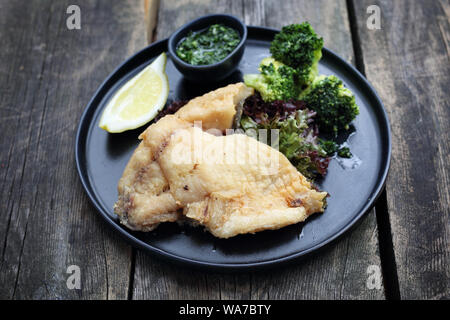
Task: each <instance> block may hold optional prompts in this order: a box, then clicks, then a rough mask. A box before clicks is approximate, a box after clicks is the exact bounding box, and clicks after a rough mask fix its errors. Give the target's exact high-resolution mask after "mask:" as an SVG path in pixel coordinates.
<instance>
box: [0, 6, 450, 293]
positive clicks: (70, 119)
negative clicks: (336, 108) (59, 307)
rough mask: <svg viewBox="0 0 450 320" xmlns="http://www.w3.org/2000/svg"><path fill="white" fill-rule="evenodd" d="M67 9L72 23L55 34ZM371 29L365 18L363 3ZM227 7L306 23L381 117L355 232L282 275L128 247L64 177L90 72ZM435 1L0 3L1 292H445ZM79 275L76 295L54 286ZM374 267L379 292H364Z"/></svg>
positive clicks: (446, 29) (445, 195) (75, 182)
mask: <svg viewBox="0 0 450 320" xmlns="http://www.w3.org/2000/svg"><path fill="white" fill-rule="evenodd" d="M70 4H77V5H78V6H79V7H80V8H81V30H69V29H68V28H67V27H66V19H67V17H68V14H67V13H66V9H67V7H68V6H69V5H70ZM373 4H375V5H378V6H379V7H380V9H381V16H382V21H381V29H380V30H369V29H368V28H367V25H366V21H367V18H368V17H369V14H368V13H367V11H366V10H367V7H368V6H369V5H373ZM220 12H226V13H231V14H233V15H236V16H237V17H239V18H241V19H243V20H244V21H245V22H246V23H247V24H250V25H261V26H270V27H276V28H280V27H281V26H282V25H285V24H288V23H294V22H301V21H304V20H307V21H310V22H311V24H312V25H313V27H314V28H315V29H316V31H317V32H318V33H319V34H320V35H322V36H323V37H324V39H325V44H326V46H327V47H329V48H330V49H332V50H334V51H336V52H337V53H338V54H340V55H341V56H342V57H344V58H345V59H346V60H347V61H348V62H350V63H352V64H353V65H355V66H356V67H357V68H358V69H359V70H360V71H361V72H363V73H364V74H365V75H366V77H367V78H368V80H369V81H370V82H371V83H372V84H373V85H374V86H375V88H376V90H377V91H378V93H379V94H380V96H381V98H382V100H383V101H384V103H385V106H386V109H387V111H388V114H389V117H390V121H391V128H392V138H393V150H392V152H393V154H392V163H391V170H390V175H389V178H388V181H387V185H386V191H385V192H384V193H383V194H382V196H381V198H380V199H379V201H378V202H377V205H376V208H375V209H374V210H372V211H371V212H369V213H368V214H367V215H366V216H365V217H364V218H363V219H362V222H361V224H360V225H359V226H358V227H357V228H355V229H354V230H353V231H352V232H349V233H348V234H347V235H346V236H344V237H343V238H342V239H341V240H339V241H338V242H336V243H335V244H334V245H332V246H329V247H328V248H327V249H326V250H323V251H321V252H320V253H317V254H315V255H313V256H311V257H310V258H309V259H307V260H305V261H303V262H299V263H297V264H296V265H294V266H290V267H283V268H279V269H273V270H270V271H265V272H247V273H240V274H221V273H209V272H201V271H196V270H192V269H188V268H181V267H179V266H174V265H172V264H169V263H166V262H162V261H160V260H157V259H155V258H152V257H150V256H148V255H146V254H144V253H143V252H141V251H139V250H135V249H133V248H131V247H130V246H129V245H127V244H126V243H125V242H124V241H123V240H122V239H121V238H118V237H117V236H116V235H115V234H114V233H113V232H112V231H111V230H110V228H109V227H107V225H106V224H105V223H104V222H103V221H102V219H101V218H100V215H99V214H97V212H96V211H95V210H94V208H93V206H91V205H90V203H89V201H88V198H87V196H86V195H85V193H84V191H83V189H82V187H81V184H80V182H79V179H78V175H77V172H76V169H75V160H74V141H75V140H74V139H75V130H76V127H77V124H78V120H79V118H80V116H81V113H82V111H83V109H84V107H85V105H86V104H87V102H88V100H89V98H90V97H91V96H92V94H93V93H94V92H95V90H96V88H97V87H98V86H99V85H100V83H101V82H102V81H103V79H104V78H105V77H106V76H107V75H108V74H109V73H110V72H112V70H113V69H114V68H115V67H116V66H117V64H119V63H120V62H121V61H123V60H124V59H126V58H127V57H129V56H130V55H132V54H133V53H134V52H136V51H138V50H140V49H142V48H143V47H145V46H146V45H148V43H149V42H152V41H155V40H156V39H162V38H165V37H167V36H169V35H170V34H171V33H172V32H173V31H174V30H175V29H176V28H177V27H179V26H181V25H182V24H184V23H185V22H187V21H189V20H191V19H193V18H195V17H198V16H201V15H203V14H207V13H220ZM449 17H450V4H449V1H448V0H435V1H425V0H396V1H391V0H347V1H346V0H320V1H310V0H283V1H275V0H273V1H269V0H245V1H244V0H216V1H213V0H177V1H175V0H172V1H168V0H161V1H154V0H146V1H144V0H125V1H109V0H78V1H68V0H58V1H50V0H33V1H8V0H0V43H1V44H2V46H1V49H0V93H1V95H0V128H1V134H0V152H1V153H0V179H1V180H0V188H1V193H0V254H1V258H0V298H1V299H174V298H178V299H184V298H186V299H241V298H243V299H268V298H269V299H399V298H402V299H449V298H450V294H449V279H450V270H449V251H450V246H449V243H450V242H449V225H450V224H449V203H450V199H449V198H450V197H449V171H450V170H449V160H450V159H449V151H450V150H449V146H450V143H449V142H450V137H449V129H450V124H449V119H450V103H449V100H450V99H449V98H450V96H449V82H450V63H449V62H450V61H449V59H450V56H449V42H450V24H449ZM71 264H75V265H78V266H80V267H81V275H82V277H81V278H82V289H81V290H69V289H68V288H67V286H66V279H67V277H68V274H67V273H66V270H67V267H68V266H69V265H71ZM369 265H376V266H379V267H380V268H381V270H382V275H383V280H384V281H383V286H382V288H381V289H380V290H376V289H374V290H370V289H368V288H367V286H366V281H367V278H368V274H367V267H368V266H369Z"/></svg>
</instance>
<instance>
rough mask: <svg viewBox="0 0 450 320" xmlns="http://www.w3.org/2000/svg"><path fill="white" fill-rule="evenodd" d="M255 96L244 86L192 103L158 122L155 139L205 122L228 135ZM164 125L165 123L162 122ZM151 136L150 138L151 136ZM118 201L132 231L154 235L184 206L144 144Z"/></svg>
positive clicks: (118, 210) (129, 168) (123, 182)
mask: <svg viewBox="0 0 450 320" xmlns="http://www.w3.org/2000/svg"><path fill="white" fill-rule="evenodd" d="M252 93H253V89H251V88H248V87H246V86H245V85H244V84H243V83H236V84H232V85H228V86H226V87H224V88H220V89H217V90H215V91H212V92H209V93H207V94H205V95H203V96H201V97H198V98H195V99H193V100H191V101H189V102H188V103H187V104H186V105H185V106H184V107H182V108H181V109H180V110H178V112H176V113H175V116H173V117H174V119H173V121H170V122H167V121H162V120H163V119H161V120H160V121H158V122H157V123H155V124H152V125H151V126H150V127H149V128H148V129H147V130H146V131H145V132H144V133H142V134H141V136H140V137H139V138H140V139H143V137H144V136H146V132H147V131H148V130H149V129H150V128H153V129H154V130H152V132H153V133H154V134H153V137H148V140H151V139H156V138H159V139H162V138H164V137H163V136H161V134H163V133H164V132H165V133H167V134H170V133H171V132H173V131H175V130H176V129H182V128H186V127H189V126H192V123H193V122H195V121H201V122H202V127H203V129H205V130H207V129H213V128H214V129H218V130H220V131H224V130H225V129H228V128H231V126H232V123H233V118H234V115H235V113H236V107H237V106H238V105H239V104H240V103H242V102H243V101H244V100H245V98H247V97H248V96H250V95H251V94H252ZM161 121H162V122H161ZM147 136H148V135H147ZM118 194H119V195H118V200H117V202H116V203H115V205H114V212H115V213H116V214H117V215H118V216H119V218H120V221H121V223H123V224H124V225H126V226H127V227H128V228H130V229H132V230H140V231H151V230H153V229H154V228H156V227H157V226H158V224H159V223H161V222H166V221H172V222H173V221H176V220H178V219H179V218H180V217H181V212H180V210H179V209H181V208H182V207H181V205H180V203H179V202H177V201H175V199H174V198H173V196H172V194H171V192H169V184H168V182H167V180H166V178H165V176H164V175H163V173H162V172H161V168H160V166H159V163H158V162H156V161H155V152H154V150H152V149H151V148H149V147H148V146H147V145H146V144H144V143H143V142H141V143H140V144H139V146H138V147H137V149H136V150H135V152H134V154H133V155H132V157H131V159H130V160H129V162H128V164H127V166H126V168H125V170H124V172H123V175H122V177H121V179H120V181H119V184H118Z"/></svg>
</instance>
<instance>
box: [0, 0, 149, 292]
mask: <svg viewBox="0 0 450 320" xmlns="http://www.w3.org/2000/svg"><path fill="white" fill-rule="evenodd" d="M69 4H71V2H70V1H50V0H39V1H38V0H34V1H1V2H0V39H1V40H0V41H1V43H2V50H0V59H1V61H2V63H1V64H0V90H1V95H0V97H1V98H0V126H1V128H2V134H1V135H0V150H1V152H0V157H1V158H0V166H1V168H0V170H1V171H0V172H1V173H0V175H1V178H0V179H1V180H0V181H1V185H0V188H1V194H0V208H1V209H0V210H1V213H2V214H1V215H0V235H1V236H0V252H1V260H0V283H1V285H0V298H2V299H11V298H12V299H69V298H74V299H126V298H127V296H128V286H129V275H130V268H131V249H130V247H129V246H128V245H126V244H125V242H124V241H123V240H118V239H117V238H116V236H115V235H114V234H113V233H112V232H110V230H109V229H108V228H107V226H106V224H105V223H104V222H103V221H102V220H101V219H100V218H99V215H98V213H97V212H96V211H95V210H94V208H93V207H92V206H91V205H90V203H89V200H88V199H87V197H86V195H85V193H84V191H83V189H82V187H81V184H80V182H79V179H78V175H77V172H76V169H75V160H74V143H75V131H76V127H77V124H78V120H79V118H80V116H81V113H82V111H83V109H84V107H85V105H86V104H87V102H88V101H89V99H90V97H91V96H92V94H93V93H94V92H95V90H96V88H97V87H98V86H99V85H100V84H101V82H102V81H103V80H104V78H105V77H106V76H107V75H108V74H109V73H110V72H111V71H112V70H113V69H114V68H115V67H116V66H117V64H118V63H120V62H121V61H122V60H123V59H125V58H126V57H128V56H129V55H130V54H131V53H134V52H136V51H137V50H138V49H140V48H142V47H143V46H144V45H145V44H146V36H145V32H146V31H145V24H144V23H143V21H144V14H145V13H144V6H143V5H142V2H141V1H138V0H127V1H120V2H116V1H114V2H111V1H108V0H89V1H82V2H81V3H80V4H79V7H80V9H81V30H69V29H68V28H67V27H66V19H67V18H68V17H69V15H68V14H67V13H66V9H67V7H68V6H69ZM72 264H74V265H78V266H79V267H80V269H81V290H69V289H68V288H67V286H66V280H67V278H68V276H69V275H68V274H67V273H66V270H67V267H68V266H69V265H72Z"/></svg>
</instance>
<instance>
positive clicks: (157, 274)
mask: <svg viewBox="0 0 450 320" xmlns="http://www.w3.org/2000/svg"><path fill="white" fill-rule="evenodd" d="M346 8H347V7H346V2H345V1H334V0H326V1H314V2H313V1H292V0H291V1H283V2H279V1H262V0H261V1H258V0H254V1H224V0H221V1H207V0H196V1H161V4H160V9H159V16H158V26H157V37H158V38H159V39H161V38H164V37H167V36H169V35H170V34H171V33H172V32H173V31H174V30H175V29H176V28H177V27H179V26H181V25H182V24H184V23H186V22H187V21H189V20H191V19H193V18H195V17H198V16H201V15H203V14H208V13H219V12H226V13H231V14H234V15H236V16H238V17H240V18H242V19H244V21H245V22H246V23H247V24H251V25H266V26H271V27H280V26H282V25H285V24H288V23H294V22H300V21H304V20H308V21H310V22H311V23H312V25H313V26H314V28H315V29H316V30H317V31H318V33H319V34H321V35H322V36H323V37H324V38H325V43H326V46H327V47H329V48H331V49H333V50H334V51H336V52H338V53H339V54H340V55H342V56H343V57H345V58H346V59H347V60H348V61H349V62H351V63H353V61H354V53H353V47H352V40H351V33H350V27H349V23H348V14H347V9H346ZM369 265H376V266H380V258H379V254H378V232H377V225H376V221H375V213H374V212H373V211H372V212H371V213H369V214H368V215H367V216H366V217H365V218H364V219H363V221H362V223H361V225H360V226H359V227H358V228H357V229H356V230H354V231H353V232H352V233H349V234H348V235H347V236H345V237H344V238H343V239H341V240H340V241H339V242H338V243H336V244H335V245H334V246H331V247H330V248H328V249H326V250H324V251H322V252H321V253H319V254H317V255H315V256H313V257H310V258H308V259H307V260H306V261H304V262H301V263H298V264H297V265H295V266H291V267H287V268H282V269H276V270H271V271H266V272H263V273H260V272H258V273H244V274H237V275H233V274H218V273H204V272H200V271H194V270H190V269H187V270H186V269H183V268H180V267H179V266H174V265H171V264H169V263H165V262H161V261H158V260H157V259H154V258H152V257H149V256H147V255H145V254H144V253H142V252H140V251H138V252H137V255H136V267H135V277H134V287H133V298H134V299H184V298H186V299H268V298H273V299H339V298H342V299H382V298H384V291H383V290H382V289H381V290H368V289H367V287H366V279H367V274H366V271H367V267H368V266H369Z"/></svg>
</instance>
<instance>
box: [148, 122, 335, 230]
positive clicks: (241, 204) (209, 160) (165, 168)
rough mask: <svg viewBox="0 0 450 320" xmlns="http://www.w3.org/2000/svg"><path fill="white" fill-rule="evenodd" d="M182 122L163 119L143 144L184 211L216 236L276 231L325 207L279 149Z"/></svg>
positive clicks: (318, 196)
mask: <svg viewBox="0 0 450 320" xmlns="http://www.w3.org/2000/svg"><path fill="white" fill-rule="evenodd" d="M183 122H184V121H183V120H180V119H178V118H176V117H175V116H166V117H164V118H163V119H161V120H160V122H159V123H158V124H159V126H158V124H157V125H156V126H151V127H149V128H148V129H147V130H146V132H145V133H144V134H143V139H144V142H143V143H144V144H145V146H146V147H148V148H149V149H150V150H151V153H152V154H153V155H154V156H155V160H156V162H158V164H159V165H160V168H161V172H162V175H164V177H165V178H166V179H167V182H168V185H169V192H170V194H171V195H172V197H173V199H174V201H175V203H176V204H178V205H179V208H183V215H184V216H185V217H187V218H189V219H191V220H192V221H195V222H196V223H197V224H200V225H202V226H204V227H205V228H206V229H207V230H209V231H210V232H211V233H212V234H213V235H214V236H216V237H220V238H229V237H233V236H236V235H238V234H243V233H254V232H258V231H262V230H268V229H279V228H282V227H284V226H287V225H290V224H294V223H297V222H301V221H304V220H305V219H306V218H307V217H308V216H309V215H311V214H312V213H314V212H322V211H323V207H324V199H325V197H326V195H327V193H326V192H318V191H316V190H315V189H313V188H312V187H311V184H310V183H309V182H308V181H307V180H306V178H305V177H304V176H303V175H302V174H301V173H299V172H298V171H297V170H296V168H295V167H294V166H293V165H292V164H291V163H290V162H289V160H288V159H287V158H286V157H285V156H284V155H283V154H281V153H280V152H278V151H277V150H275V149H273V148H271V147H270V146H268V145H266V144H264V143H262V142H259V141H257V140H256V139H253V138H251V137H248V136H246V135H243V134H234V135H228V136H214V135H211V134H209V133H206V132H204V131H202V130H201V129H199V128H196V127H193V126H192V125H191V124H190V123H189V124H186V123H184V124H183ZM175 128H176V129H175ZM174 129H175V130H174Z"/></svg>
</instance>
